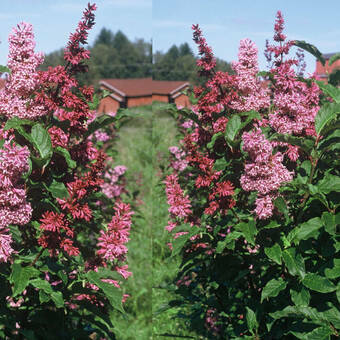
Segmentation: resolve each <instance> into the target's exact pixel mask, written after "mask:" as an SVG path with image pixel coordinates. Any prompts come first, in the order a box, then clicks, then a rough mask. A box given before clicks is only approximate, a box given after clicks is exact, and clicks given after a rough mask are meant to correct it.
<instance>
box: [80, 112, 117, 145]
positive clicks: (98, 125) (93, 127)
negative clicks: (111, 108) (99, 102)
mask: <svg viewBox="0 0 340 340" xmlns="http://www.w3.org/2000/svg"><path fill="white" fill-rule="evenodd" d="M116 120H117V118H116V117H112V116H110V115H107V114H102V115H100V116H98V117H96V118H95V120H94V121H93V122H92V123H90V124H89V126H88V128H87V131H86V132H85V134H84V139H86V138H87V137H88V136H90V135H91V134H92V133H93V132H95V131H97V130H99V129H102V128H103V127H105V126H107V125H110V124H112V123H114V122H115V121H116Z"/></svg>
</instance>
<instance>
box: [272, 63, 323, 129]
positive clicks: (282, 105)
mask: <svg viewBox="0 0 340 340" xmlns="http://www.w3.org/2000/svg"><path fill="white" fill-rule="evenodd" d="M274 79H275V87H274V90H273V91H274V100H273V103H274V105H275V109H274V112H273V113H271V114H269V115H268V118H269V124H270V125H271V126H272V127H273V128H274V129H275V130H276V131H277V132H279V133H285V134H293V135H298V136H301V135H315V128H314V120H315V116H316V114H317V112H318V111H319V109H320V107H319V95H320V89H319V87H318V86H317V85H316V84H315V83H311V85H307V84H306V83H305V82H301V81H299V80H297V79H296V74H295V71H294V70H293V69H292V67H291V65H290V64H289V63H282V64H281V65H280V66H279V67H277V68H276V72H275V75H274Z"/></svg>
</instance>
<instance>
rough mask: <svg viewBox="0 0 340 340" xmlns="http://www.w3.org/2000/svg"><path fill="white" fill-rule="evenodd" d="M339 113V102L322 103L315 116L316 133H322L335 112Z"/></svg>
mask: <svg viewBox="0 0 340 340" xmlns="http://www.w3.org/2000/svg"><path fill="white" fill-rule="evenodd" d="M338 113H340V104H338V103H326V104H324V105H323V106H322V107H321V109H320V110H319V111H318V113H317V114H316V116H315V131H316V133H317V134H318V135H322V132H323V130H324V129H325V128H326V126H327V124H329V123H330V122H331V121H332V120H334V119H335V118H336V116H337V114H338Z"/></svg>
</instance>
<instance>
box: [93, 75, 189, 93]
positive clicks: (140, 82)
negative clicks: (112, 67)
mask: <svg viewBox="0 0 340 340" xmlns="http://www.w3.org/2000/svg"><path fill="white" fill-rule="evenodd" d="M99 84H100V85H103V86H105V87H107V88H108V89H111V90H113V91H115V92H117V93H118V95H120V96H123V97H125V96H127V97H139V96H151V95H152V94H164V95H171V94H173V93H175V92H177V91H180V90H182V89H183V88H184V87H185V86H188V85H189V83H188V82H186V81H167V80H152V78H135V79H102V80H101V81H100V82H99Z"/></svg>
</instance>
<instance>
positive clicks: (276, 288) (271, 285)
mask: <svg viewBox="0 0 340 340" xmlns="http://www.w3.org/2000/svg"><path fill="white" fill-rule="evenodd" d="M286 287H287V282H285V281H283V279H282V278H281V277H280V278H279V279H272V280H270V281H269V282H267V284H266V286H265V287H264V288H263V290H262V294H261V303H262V301H263V300H264V299H266V298H268V297H275V296H278V294H279V293H280V292H281V291H282V290H284V289H285V288H286Z"/></svg>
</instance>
